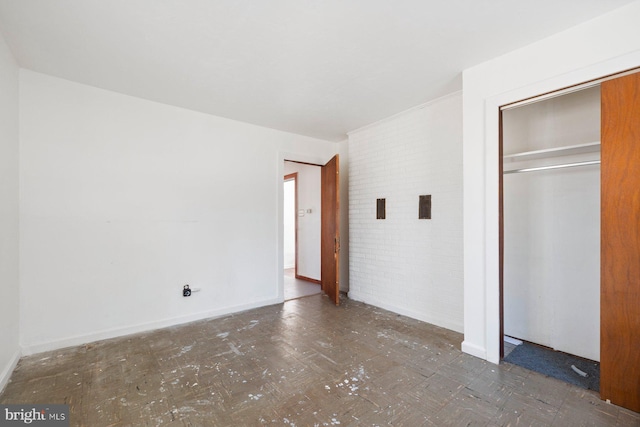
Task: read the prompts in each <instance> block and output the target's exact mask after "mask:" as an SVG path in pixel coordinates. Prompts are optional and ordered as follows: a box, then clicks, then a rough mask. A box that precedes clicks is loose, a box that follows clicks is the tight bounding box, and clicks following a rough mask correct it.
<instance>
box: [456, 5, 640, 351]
mask: <svg viewBox="0 0 640 427" xmlns="http://www.w3.org/2000/svg"><path fill="white" fill-rule="evenodd" d="M638 19H640V2H635V3H632V4H630V5H628V6H625V7H622V8H620V9H618V10H615V11H613V12H611V13H608V14H605V15H603V16H601V17H599V18H597V19H594V20H592V21H589V22H587V23H584V24H582V25H579V26H576V27H574V28H572V29H569V30H567V31H564V32H562V33H559V34H557V35H555V36H552V37H549V38H547V39H544V40H541V41H539V42H536V43H534V44H531V45H529V46H527V47H525V48H522V49H519V50H516V51H513V52H511V53H509V54H506V55H504V56H501V57H498V58H496V59H493V60H491V61H488V62H485V63H483V64H480V65H477V66H475V67H472V68H470V69H467V70H465V71H464V73H463V88H464V90H463V98H464V101H463V104H464V107H463V116H464V144H463V163H464V277H465V282H464V335H465V338H464V342H463V344H462V349H463V350H464V351H465V352H468V353H470V354H473V355H476V356H478V357H481V358H485V359H487V360H489V361H492V362H494V363H497V362H498V361H499V346H500V337H499V311H498V310H499V304H498V301H499V299H498V298H499V291H498V271H499V260H498V178H499V177H498V107H499V106H500V105H504V104H506V103H509V102H513V101H517V100H520V99H525V98H527V97H529V96H534V95H537V94H541V93H546V92H549V91H552V90H556V89H559V88H563V87H567V86H571V85H573V84H576V83H580V82H584V81H587V80H590V79H594V78H598V77H601V76H604V75H607V74H610V73H614V72H617V71H620V70H626V69H629V68H632V67H637V66H640V26H638V24H637V23H638Z"/></svg>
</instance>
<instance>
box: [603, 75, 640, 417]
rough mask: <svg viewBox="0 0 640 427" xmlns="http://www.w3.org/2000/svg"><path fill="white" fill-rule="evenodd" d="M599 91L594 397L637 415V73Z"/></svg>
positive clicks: (639, 328) (639, 149) (607, 83)
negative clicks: (597, 339)
mask: <svg viewBox="0 0 640 427" xmlns="http://www.w3.org/2000/svg"><path fill="white" fill-rule="evenodd" d="M601 90H602V129H601V133H602V164H601V171H602V177H601V179H602V193H601V198H602V202H601V203H602V207H601V294H600V322H601V324H600V331H601V332H600V397H601V398H602V399H605V400H606V399H608V400H610V401H611V403H614V404H616V405H619V406H623V407H625V408H629V409H631V410H634V411H640V73H636V74H631V75H628V76H624V77H619V78H616V79H613V80H609V81H605V82H603V83H602V87H601Z"/></svg>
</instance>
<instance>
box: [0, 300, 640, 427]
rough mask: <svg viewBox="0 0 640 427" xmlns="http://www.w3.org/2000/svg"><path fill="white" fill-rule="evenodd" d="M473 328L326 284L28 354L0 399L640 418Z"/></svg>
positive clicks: (138, 406) (620, 422)
mask: <svg viewBox="0 0 640 427" xmlns="http://www.w3.org/2000/svg"><path fill="white" fill-rule="evenodd" d="M461 340H462V336H461V335H460V334H458V333H455V332H451V331H448V330H446V329H441V328H438V327H435V326H432V325H429V324H426V323H422V322H419V321H416V320H412V319H409V318H406V317H402V316H398V315H395V314H393V313H390V312H387V311H384V310H381V309H378V308H375V307H372V306H368V305H365V304H361V303H357V302H353V301H349V300H345V301H343V304H342V305H341V306H340V307H336V306H335V305H333V304H331V303H330V302H329V300H328V299H327V298H326V297H322V296H319V295H316V296H311V297H307V298H301V299H296V300H292V301H288V302H286V303H284V304H280V305H274V306H270V307H263V308H260V309H256V310H251V311H247V312H244V313H240V314H236V315H231V316H227V317H224V318H219V319H214V320H207V321H200V322H195V323H191V324H188V325H184V326H177V327H171V328H167V329H162V330H157V331H153V332H149V333H144V334H138V335H132V336H127V337H123V338H117V339H112V340H106V341H101V342H96V343H93V344H88V345H85V346H80V347H74V348H69V349H64V350H58V351H54V352H49V353H42V354H38V355H35V356H30V357H25V358H23V359H22V360H20V362H19V364H18V367H17V368H16V370H15V372H14V374H13V376H12V379H11V381H10V382H9V384H8V385H7V387H6V389H5V391H4V393H3V394H2V395H0V403H67V404H69V405H70V408H71V425H74V426H156V425H163V426H164V425H167V426H254V425H256V426H257V425H286V426H330V425H363V426H365V425H369V426H370V425H397V426H400V425H405V426H421V425H424V426H446V425H452V426H476V425H477V426H516V425H517V426H529V425H539V426H542V425H554V426H583V425H584V426H588V425H592V426H608V425H611V426H616V425H617V426H638V425H640V414H637V413H634V412H631V411H627V410H624V409H621V408H619V407H617V406H614V405H609V404H606V403H605V402H602V401H601V400H600V399H599V398H598V395H597V394H595V393H593V392H589V391H586V390H582V389H579V388H577V387H573V386H571V385H569V384H565V383H563V382H560V381H557V380H555V379H552V378H547V377H544V376H542V375H539V374H537V373H534V372H530V371H527V370H525V369H522V368H519V367H517V366H514V365H509V364H503V365H500V366H496V365H493V364H490V363H487V362H485V361H483V360H480V359H477V358H474V357H472V356H469V355H466V354H464V353H461V352H460V350H459V348H460V343H461Z"/></svg>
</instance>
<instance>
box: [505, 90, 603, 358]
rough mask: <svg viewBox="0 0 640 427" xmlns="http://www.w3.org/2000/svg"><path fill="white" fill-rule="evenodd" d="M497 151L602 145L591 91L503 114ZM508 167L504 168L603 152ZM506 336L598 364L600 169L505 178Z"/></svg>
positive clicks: (590, 157)
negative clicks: (599, 143) (599, 142)
mask: <svg viewBox="0 0 640 427" xmlns="http://www.w3.org/2000/svg"><path fill="white" fill-rule="evenodd" d="M502 123H503V135H504V145H503V146H504V153H505V154H513V153H518V152H526V151H533V150H540V149H545V148H557V147H566V146H571V145H576V144H583V143H592V142H597V141H599V140H600V90H599V87H594V88H590V89H586V90H582V91H579V92H574V93H572V94H568V95H564V96H560V97H556V98H552V99H549V100H545V101H541V102H536V103H534V104H530V105H526V106H522V107H519V108H514V109H510V110H507V111H504V112H503V121H502ZM546 156H547V157H545V158H540V159H535V160H528V161H525V162H523V161H520V162H517V163H516V162H508V161H505V165H504V166H505V170H513V169H518V168H523V167H535V166H544V165H551V164H562V163H570V162H577V161H587V160H599V159H600V153H599V150H598V151H597V152H591V153H584V154H579V155H576V154H574V155H566V154H565V155H562V156H558V155H557V154H556V155H551V154H547V155H546ZM503 182H504V331H505V334H506V335H510V336H513V337H517V338H520V339H524V340H527V341H531V342H535V343H538V344H542V345H545V346H548V347H551V348H554V349H557V350H560V351H564V352H566V353H570V354H575V355H578V356H582V357H586V358H589V359H592V360H600V167H599V165H589V166H581V167H576V168H567V169H555V170H545V171H535V172H528V173H516V174H505V175H504V178H503Z"/></svg>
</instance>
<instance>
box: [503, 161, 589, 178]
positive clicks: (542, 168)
mask: <svg viewBox="0 0 640 427" xmlns="http://www.w3.org/2000/svg"><path fill="white" fill-rule="evenodd" d="M599 164H600V160H590V161H587V162H576V163H563V164H561V165H549V166H538V167H535V168H524V169H513V170H509V171H504V172H503V173H504V174H505V175H506V174H508V173H523V172H535V171H543V170H549V169H562V168H574V167H576V166H587V165H599Z"/></svg>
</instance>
